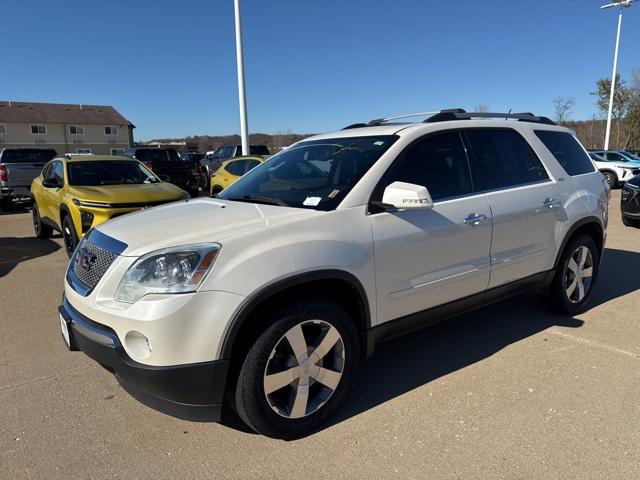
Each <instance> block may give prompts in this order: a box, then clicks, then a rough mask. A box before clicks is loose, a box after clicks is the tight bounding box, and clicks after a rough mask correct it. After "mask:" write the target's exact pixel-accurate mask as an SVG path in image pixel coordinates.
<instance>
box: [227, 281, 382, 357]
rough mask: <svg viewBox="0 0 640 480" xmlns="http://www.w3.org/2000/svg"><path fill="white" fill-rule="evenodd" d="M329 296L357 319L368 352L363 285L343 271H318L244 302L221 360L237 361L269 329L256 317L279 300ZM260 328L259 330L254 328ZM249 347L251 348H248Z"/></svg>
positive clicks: (268, 287)
mask: <svg viewBox="0 0 640 480" xmlns="http://www.w3.org/2000/svg"><path fill="white" fill-rule="evenodd" d="M307 294H308V295H311V294H315V295H317V294H328V295H329V297H330V298H334V299H337V300H338V301H340V303H342V304H343V305H344V306H345V308H346V309H347V311H349V313H350V314H351V315H352V316H353V317H355V320H356V327H357V329H358V332H359V334H360V339H361V349H363V350H362V351H363V352H365V351H366V350H364V348H366V331H367V330H368V329H369V328H371V313H370V309H369V302H368V298H367V294H366V292H365V289H364V287H363V286H362V283H361V282H360V281H359V280H358V279H357V278H356V277H355V276H354V275H352V274H351V273H348V272H345V271H343V270H332V269H327V270H315V271H311V272H305V273H301V274H297V275H293V276H291V277H287V278H285V279H282V280H279V281H276V282H274V283H271V284H268V285H266V286H264V287H262V288H261V289H260V290H258V291H257V292H255V293H254V294H253V295H251V296H250V297H247V299H246V300H245V301H244V302H243V304H242V305H241V306H240V307H239V308H238V310H237V311H236V313H235V315H234V316H233V319H232V320H231V322H230V326H229V328H228V329H227V331H226V333H225V336H224V339H223V342H222V347H221V349H220V355H219V358H221V359H226V360H231V362H232V363H233V360H234V358H237V356H238V354H239V353H241V352H242V351H243V350H244V349H245V348H248V346H250V342H251V341H252V340H253V339H254V337H255V338H257V336H258V334H259V333H260V332H261V331H264V329H265V328H266V327H267V326H268V325H266V324H261V323H260V321H261V319H260V318H259V317H258V316H256V315H255V314H256V313H257V311H258V310H260V311H264V310H267V311H268V309H269V308H273V307H275V306H276V305H277V304H278V300H280V299H283V298H284V297H285V296H294V298H300V296H301V295H307ZM253 327H259V328H253ZM247 344H249V345H247Z"/></svg>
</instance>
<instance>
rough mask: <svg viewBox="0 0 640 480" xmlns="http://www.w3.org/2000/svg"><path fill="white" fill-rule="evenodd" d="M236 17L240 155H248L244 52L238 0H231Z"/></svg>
mask: <svg viewBox="0 0 640 480" xmlns="http://www.w3.org/2000/svg"><path fill="white" fill-rule="evenodd" d="M233 5H234V9H235V19H236V63H237V67H238V99H239V102H240V139H241V142H242V155H249V127H248V124H247V99H246V89H245V86H244V53H243V48H242V22H241V19H240V0H233Z"/></svg>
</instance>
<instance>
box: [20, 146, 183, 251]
mask: <svg viewBox="0 0 640 480" xmlns="http://www.w3.org/2000/svg"><path fill="white" fill-rule="evenodd" d="M31 198H32V201H33V228H34V230H35V234H36V237H38V238H49V237H50V236H51V234H52V233H53V230H56V231H58V232H60V233H62V237H63V239H64V246H65V249H66V252H67V255H69V257H71V255H72V254H73V251H74V250H75V248H76V245H77V244H78V240H79V239H81V238H82V237H83V236H84V235H85V234H86V233H87V232H88V231H89V230H90V229H91V228H94V227H96V226H98V225H100V224H102V223H103V222H106V221H107V220H109V219H110V218H114V217H118V216H120V215H124V214H125V213H130V212H135V211H136V210H140V209H142V208H148V207H152V206H156V205H162V204H163V203H167V202H173V201H176V200H181V199H187V198H189V194H188V193H186V192H185V191H183V190H181V189H180V188H178V187H176V186H175V185H172V184H170V183H167V182H163V181H161V180H160V179H159V178H158V177H157V176H156V175H154V174H153V172H151V171H150V170H149V169H148V168H147V167H145V166H144V165H143V164H142V163H140V162H139V161H137V160H132V159H131V158H128V157H115V156H114V157H112V156H106V155H86V156H85V155H81V156H80V155H79V156H71V155H68V156H61V157H56V158H54V159H53V160H52V161H50V162H49V163H47V164H46V165H45V167H44V169H43V170H42V173H41V174H40V175H39V176H38V177H36V178H35V179H34V180H33V183H32V184H31Z"/></svg>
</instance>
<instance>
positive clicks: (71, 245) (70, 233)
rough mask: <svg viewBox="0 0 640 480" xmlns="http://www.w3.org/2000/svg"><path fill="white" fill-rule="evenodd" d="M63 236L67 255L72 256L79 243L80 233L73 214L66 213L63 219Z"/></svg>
mask: <svg viewBox="0 0 640 480" xmlns="http://www.w3.org/2000/svg"><path fill="white" fill-rule="evenodd" d="M62 238H63V240H64V249H65V251H66V252H67V256H68V257H69V258H71V257H72V256H73V252H74V251H75V249H76V246H77V245H78V235H77V234H76V227H75V226H74V225H73V220H72V219H71V215H66V216H65V217H64V220H63V221H62Z"/></svg>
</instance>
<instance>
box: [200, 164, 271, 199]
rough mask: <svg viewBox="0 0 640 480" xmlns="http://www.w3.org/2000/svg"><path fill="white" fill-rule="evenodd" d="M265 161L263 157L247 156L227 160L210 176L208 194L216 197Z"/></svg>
mask: <svg viewBox="0 0 640 480" xmlns="http://www.w3.org/2000/svg"><path fill="white" fill-rule="evenodd" d="M265 160H266V158H265V157H260V156H258V155H251V156H249V155H247V156H245V157H236V158H232V159H231V160H227V161H226V162H222V164H221V165H220V168H218V169H217V170H216V171H215V173H214V174H213V175H211V182H210V185H211V187H209V194H210V195H211V196H214V195H217V194H218V193H220V192H221V191H222V190H224V189H225V188H227V187H228V186H229V185H231V184H232V183H233V182H235V181H236V180H237V179H239V178H240V177H241V176H242V175H244V174H245V173H247V172H248V171H249V170H251V169H252V168H255V167H257V166H258V165H260V164H261V163H262V162H264V161H265Z"/></svg>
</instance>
